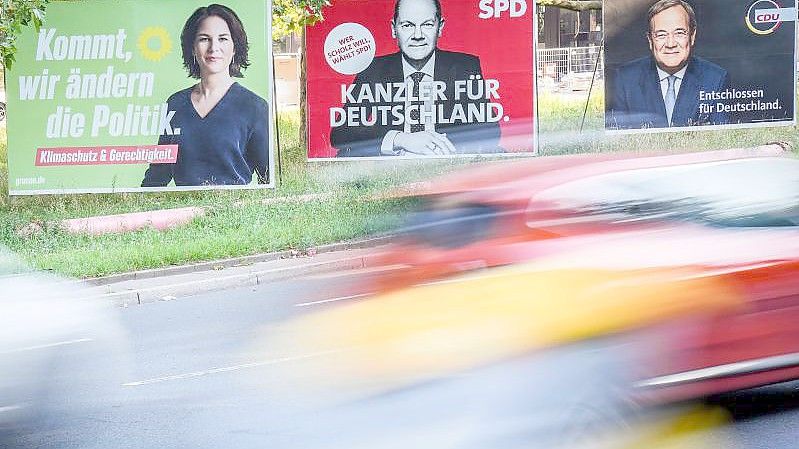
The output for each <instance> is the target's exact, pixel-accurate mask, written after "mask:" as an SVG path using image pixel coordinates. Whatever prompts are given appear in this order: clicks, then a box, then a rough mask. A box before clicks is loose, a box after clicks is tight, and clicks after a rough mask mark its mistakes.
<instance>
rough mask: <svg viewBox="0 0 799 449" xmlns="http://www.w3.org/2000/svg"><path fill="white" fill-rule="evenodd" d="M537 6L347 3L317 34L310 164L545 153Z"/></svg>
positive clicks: (332, 11)
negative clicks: (540, 133) (537, 87)
mask: <svg viewBox="0 0 799 449" xmlns="http://www.w3.org/2000/svg"><path fill="white" fill-rule="evenodd" d="M533 14H534V4H533V1H532V0H529V1H528V0H440V1H439V0H369V1H364V0H337V1H335V2H334V3H333V5H332V6H330V7H328V8H327V9H325V11H324V15H325V20H324V21H323V22H320V23H318V24H316V25H314V26H313V27H309V28H308V30H307V34H306V45H307V58H308V59H307V83H308V84H307V100H308V144H309V146H308V158H309V159H311V160H320V159H322V160H324V159H346V158H403V157H404V158H410V157H453V156H458V155H475V154H487V155H507V154H519V153H535V151H536V148H535V141H536V140H535V136H534V130H535V116H534V111H535V108H534V101H535V98H534V78H533V76H534V73H535V72H534V67H535V66H534V64H535V61H534V59H533V55H534V48H533V42H534V31H533Z"/></svg>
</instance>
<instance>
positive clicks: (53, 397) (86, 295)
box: [0, 247, 124, 447]
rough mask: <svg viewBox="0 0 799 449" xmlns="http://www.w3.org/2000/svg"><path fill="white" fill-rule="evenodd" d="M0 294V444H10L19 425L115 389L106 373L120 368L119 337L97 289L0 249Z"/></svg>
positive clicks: (81, 404) (72, 408)
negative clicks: (32, 265) (36, 268)
mask: <svg viewBox="0 0 799 449" xmlns="http://www.w3.org/2000/svg"><path fill="white" fill-rule="evenodd" d="M0 292H2V293H0V446H3V447H14V443H13V442H11V441H8V440H7V438H10V437H9V435H8V434H9V433H13V431H14V429H15V428H16V427H18V426H23V425H29V424H31V423H34V422H36V421H37V420H41V419H45V417H46V415H47V414H49V413H59V414H60V413H67V412H74V411H76V410H78V409H80V408H82V407H88V403H89V402H91V400H92V398H93V397H94V395H96V394H97V392H98V391H101V390H99V389H98V388H105V387H109V388H110V387H113V386H116V385H118V383H117V384H114V383H113V381H111V380H110V378H111V376H112V372H113V370H110V369H108V368H109V366H110V367H114V368H115V369H117V370H120V369H121V368H122V366H121V365H120V363H119V362H120V360H122V355H123V354H124V351H123V350H122V349H123V346H122V344H123V339H122V334H121V332H120V329H119V327H118V326H117V322H116V319H115V315H114V314H113V310H112V309H111V306H110V304H105V303H103V302H102V301H101V300H100V299H99V298H96V297H94V298H92V296H95V295H96V293H95V292H90V291H88V289H87V288H86V287H84V286H83V285H82V284H80V283H78V282H77V281H74V280H69V279H63V278H59V277H57V276H54V275H51V274H46V273H39V272H36V271H34V270H32V269H31V268H29V267H27V266H26V265H25V264H24V263H22V262H21V261H20V260H19V259H18V258H17V257H16V256H15V255H13V254H12V253H10V252H9V251H7V250H6V249H4V248H2V247H0ZM86 391H89V392H90V393H89V394H87V393H86ZM6 444H8V445H9V446H5V445H6Z"/></svg>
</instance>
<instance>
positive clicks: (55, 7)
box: [6, 0, 274, 195]
mask: <svg viewBox="0 0 799 449" xmlns="http://www.w3.org/2000/svg"><path fill="white" fill-rule="evenodd" d="M267 10H268V4H267V2H257V1H255V2H254V1H250V0H228V1H226V2H225V3H223V4H209V3H208V2H202V1H199V0H172V1H160V0H120V1H113V2H109V1H91V0H89V1H74V2H53V3H51V4H50V5H49V6H48V7H47V15H46V20H45V21H44V23H43V25H42V26H41V28H40V29H39V30H38V31H36V30H33V29H32V28H31V27H29V28H26V29H25V31H24V33H23V34H22V36H21V38H20V41H19V45H18V51H17V54H16V62H15V63H14V65H13V66H12V67H11V70H10V71H9V72H8V73H7V74H6V88H7V97H8V117H7V120H8V123H7V126H8V129H7V131H8V171H9V177H8V185H9V194H11V195H28V194H51V193H101V192H133V191H164V190H192V189H209V188H254V187H270V186H272V185H273V184H274V180H273V173H274V169H273V167H274V158H273V148H272V140H273V139H272V136H273V130H272V125H271V123H272V111H271V109H270V104H271V101H270V99H271V91H272V89H271V77H270V76H269V74H271V55H270V53H271V39H270V29H269V27H270V19H271V15H269V14H267Z"/></svg>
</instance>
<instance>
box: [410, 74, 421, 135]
mask: <svg viewBox="0 0 799 449" xmlns="http://www.w3.org/2000/svg"><path fill="white" fill-rule="evenodd" d="M422 78H424V73H422V72H414V73H412V74H411V80H412V81H413V91H412V92H411V94H412V95H413V98H415V99H416V100H414V101H412V102H411V104H412V105H413V106H414V108H413V109H412V110H411V114H410V115H411V120H413V122H412V123H411V132H412V133H418V132H419V131H424V123H421V122H420V121H419V117H420V115H419V110H420V109H421V108H422V107H424V103H423V102H421V101H419V100H418V98H419V82H420V81H422Z"/></svg>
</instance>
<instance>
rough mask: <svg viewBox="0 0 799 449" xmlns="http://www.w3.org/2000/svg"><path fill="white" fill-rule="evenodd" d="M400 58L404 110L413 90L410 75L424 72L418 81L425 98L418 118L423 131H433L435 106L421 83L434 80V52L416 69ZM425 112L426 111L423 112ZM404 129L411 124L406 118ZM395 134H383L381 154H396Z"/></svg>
mask: <svg viewBox="0 0 799 449" xmlns="http://www.w3.org/2000/svg"><path fill="white" fill-rule="evenodd" d="M401 59H402V76H403V79H404V80H405V85H406V86H408V91H407V92H406V95H405V110H406V111H407V110H408V108H409V107H410V105H411V101H410V97H411V93H412V92H413V90H412V89H413V80H412V79H411V75H413V74H414V73H416V72H422V73H424V77H423V78H422V80H421V81H420V82H419V91H420V96H422V97H425V100H424V105H422V108H423V109H424V111H420V112H419V118H420V120H423V121H424V129H425V131H435V129H436V126H435V123H434V122H433V117H432V114H431V113H432V111H433V109H434V108H435V99H434V98H433V96H432V95H429V94H428V95H426V96H425V95H424V93H425V91H427V92H429V89H425V88H424V86H423V83H428V84H430V83H432V82H433V81H434V80H435V78H434V75H435V73H434V72H435V67H436V53H435V52H433V54H432V55H431V56H430V59H429V60H428V61H427V63H426V64H425V65H424V66H423V67H422V68H421V70H416V69H415V68H414V67H413V66H412V65H410V64H409V63H408V61H406V60H405V58H404V57H402V58H401ZM425 112H427V113H426V114H425ZM404 131H405V132H406V133H409V132H411V124H410V123H409V122H408V121H407V120H406V121H405V128H404ZM397 134H399V131H393V130H392V131H389V132H387V133H386V135H385V136H383V142H382V144H381V145H380V153H381V154H392V155H393V154H396V153H395V152H394V138H396V137H397Z"/></svg>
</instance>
